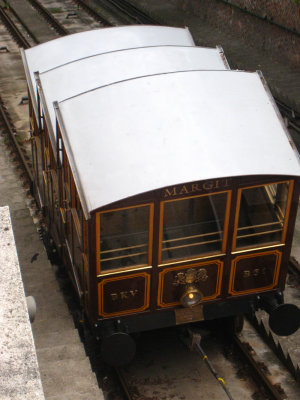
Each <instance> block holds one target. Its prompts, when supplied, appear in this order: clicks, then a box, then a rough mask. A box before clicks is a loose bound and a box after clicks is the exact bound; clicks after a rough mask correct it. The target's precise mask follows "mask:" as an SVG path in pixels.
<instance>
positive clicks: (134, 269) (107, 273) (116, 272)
mask: <svg viewBox="0 0 300 400" xmlns="http://www.w3.org/2000/svg"><path fill="white" fill-rule="evenodd" d="M150 268H152V265H149V266H147V267H139V268H131V269H125V270H124V269H122V271H114V272H103V273H102V274H99V275H97V278H102V276H108V275H117V274H125V273H126V272H133V271H143V270H144V269H150Z"/></svg>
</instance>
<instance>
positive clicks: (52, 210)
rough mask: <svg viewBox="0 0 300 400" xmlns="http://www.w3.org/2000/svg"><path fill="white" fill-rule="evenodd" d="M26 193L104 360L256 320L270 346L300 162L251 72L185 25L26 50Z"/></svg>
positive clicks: (280, 313)
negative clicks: (182, 333)
mask: <svg viewBox="0 0 300 400" xmlns="http://www.w3.org/2000/svg"><path fill="white" fill-rule="evenodd" d="M22 59H23V63H24V68H25V73H26V77H27V83H28V94H29V113H30V130H31V139H32V160H33V169H34V183H33V191H34V194H35V197H36V200H37V202H38V204H39V206H40V207H41V209H42V210H43V212H44V215H45V220H46V223H47V226H48V231H49V234H50V235H51V237H52V238H53V241H54V243H55V245H56V247H57V249H58V252H59V254H60V256H61V258H62V260H63V262H64V264H65V265H66V267H67V269H68V271H69V274H70V276H71V279H72V282H73V284H74V287H75V290H76V292H77V294H78V297H79V299H80V303H81V306H82V310H83V312H84V315H85V318H86V320H87V321H88V323H89V325H90V326H91V327H92V329H93V330H94V332H95V334H96V335H97V336H98V337H100V338H101V349H102V355H103V358H104V360H105V361H106V362H108V363H109V364H112V365H120V364H123V363H126V362H129V361H130V360H131V359H132V357H133V356H134V352H135V343H134V340H133V338H132V334H133V333H134V332H141V331H145V330H152V329H158V328H163V327H169V326H175V325H181V324H187V323H193V322H198V321H206V320H214V319H219V318H224V317H234V316H239V315H242V314H244V313H248V312H252V311H253V310H257V309H259V308H261V309H264V310H266V311H267V312H268V313H269V314H270V317H269V324H270V327H271V329H272V330H273V331H274V332H275V333H276V334H278V335H289V334H292V333H293V332H295V331H296V330H297V329H298V327H299V324H300V316H299V314H300V311H299V309H298V308H297V307H296V306H294V305H292V304H284V303H283V295H282V293H283V291H284V287H285V280H286V275H287V269H288V260H289V256H290V251H291V243H292V237H293V230H294V225H295V219H296V212H297V207H298V200H299V191H300V163H299V156H298V153H297V150H296V149H295V146H294V144H293V142H292V140H291V138H290V136H289V134H288V131H287V129H286V128H285V125H284V123H283V120H282V118H281V116H280V114H279V112H278V109H277V107H276V104H275V102H274V100H273V98H272V96H271V94H270V92H269V90H268V87H267V84H266V82H265V80H264V78H263V76H262V74H261V73H260V72H244V71H233V70H231V69H230V67H229V65H228V63H227V60H226V57H225V55H224V53H223V51H222V49H221V48H220V47H216V48H214V49H212V48H201V47H197V46H195V44H194V42H193V39H192V37H191V35H190V33H189V31H188V30H187V29H181V28H171V27H159V26H125V27H117V28H105V29H99V30H94V31H89V32H83V33H78V34H74V35H70V36H66V37H63V38H59V39H56V40H53V41H50V42H48V43H44V44H41V45H38V46H36V47H33V48H31V49H28V50H25V51H24V50H23V51H22Z"/></svg>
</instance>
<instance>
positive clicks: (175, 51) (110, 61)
mask: <svg viewBox="0 0 300 400" xmlns="http://www.w3.org/2000/svg"><path fill="white" fill-rule="evenodd" d="M227 68H228V67H227V64H226V63H225V61H224V58H223V53H221V51H220V49H219V48H215V49H211V48H201V47H182V46H159V47H144V48H137V49H129V50H121V51H114V52H110V53H104V54H100V55H95V56H92V57H88V58H84V59H81V60H78V61H74V62H70V63H67V64H64V65H61V66H59V67H57V68H53V69H51V70H49V71H45V72H43V73H41V74H39V80H40V85H41V90H42V93H43V95H42V96H41V98H42V101H43V103H44V104H43V109H44V111H45V109H46V108H47V110H48V111H47V112H48V113H49V117H50V120H51V122H50V123H51V125H52V127H53V131H55V112H54V108H53V102H54V101H58V102H60V101H62V100H65V99H68V98H70V97H73V96H77V95H79V94H80V93H84V92H87V91H90V90H93V89H95V88H99V87H100V86H105V85H109V84H111V83H114V82H118V81H123V80H128V79H132V78H136V77H141V76H146V75H154V74H160V73H168V72H176V71H186V70H206V69H207V70H224V69H227ZM48 126H49V124H48Z"/></svg>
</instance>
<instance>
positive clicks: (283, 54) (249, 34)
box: [178, 0, 300, 68]
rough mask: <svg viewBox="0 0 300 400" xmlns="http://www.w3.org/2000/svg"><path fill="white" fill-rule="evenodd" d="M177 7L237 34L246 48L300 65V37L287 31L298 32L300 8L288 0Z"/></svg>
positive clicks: (196, 2) (189, 1) (204, 1)
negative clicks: (255, 48)
mask: <svg viewBox="0 0 300 400" xmlns="http://www.w3.org/2000/svg"><path fill="white" fill-rule="evenodd" d="M229 3H231V4H232V5H230V4H229ZM178 6H179V7H181V8H182V9H183V10H185V11H188V12H192V13H194V14H196V15H197V16H198V17H199V18H201V19H203V20H206V21H207V22H209V24H210V25H212V26H215V27H216V28H222V30H223V31H224V30H225V31H226V30H227V31H228V32H231V33H234V34H236V35H239V36H240V37H241V38H242V39H243V41H244V42H245V44H246V45H250V46H253V47H257V48H259V49H261V50H264V51H266V52H267V53H269V54H271V55H272V56H274V58H280V59H281V60H282V59H285V61H286V63H287V64H288V65H290V66H291V67H294V68H295V67H299V66H300V36H298V35H296V34H294V33H292V32H290V31H288V30H287V29H290V30H293V29H296V30H297V31H298V32H300V5H297V4H294V3H293V2H292V1H291V0H229V1H228V2H227V1H226V0H181V1H179V2H178ZM235 6H238V7H241V8H245V7H246V9H247V10H248V11H249V12H251V13H253V14H256V15H258V16H259V17H262V18H267V19H269V20H270V21H272V22H274V23H276V24H279V25H282V26H283V27H286V28H287V29H284V28H280V27H279V26H276V25H274V24H271V23H268V22H266V21H265V20H263V19H262V18H257V17H255V16H252V15H250V14H249V13H245V12H244V11H243V10H241V9H239V8H238V7H235Z"/></svg>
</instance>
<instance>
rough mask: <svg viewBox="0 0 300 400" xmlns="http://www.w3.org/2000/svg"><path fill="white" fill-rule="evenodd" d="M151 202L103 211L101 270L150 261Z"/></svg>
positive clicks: (101, 215) (101, 220)
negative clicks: (144, 204)
mask: <svg viewBox="0 0 300 400" xmlns="http://www.w3.org/2000/svg"><path fill="white" fill-rule="evenodd" d="M151 230H152V206H151V205H146V206H139V207H131V208H126V209H121V210H114V211H105V212H102V213H100V268H101V271H106V270H110V269H118V268H124V267H131V266H137V265H138V266H142V265H149V264H150V262H151V261H150V259H151V257H150V252H149V248H150V241H151V239H152V233H151Z"/></svg>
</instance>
